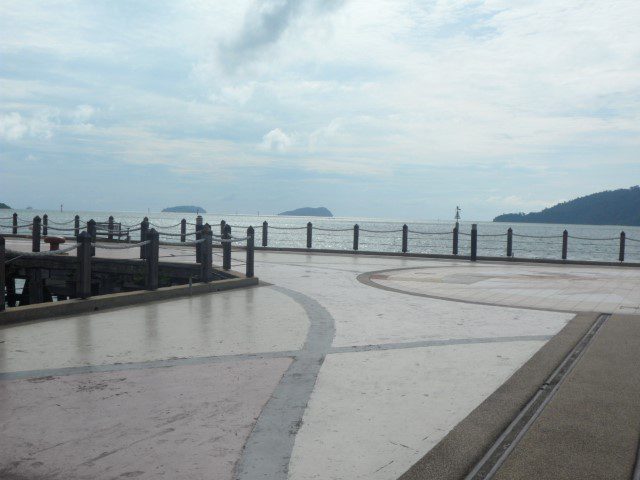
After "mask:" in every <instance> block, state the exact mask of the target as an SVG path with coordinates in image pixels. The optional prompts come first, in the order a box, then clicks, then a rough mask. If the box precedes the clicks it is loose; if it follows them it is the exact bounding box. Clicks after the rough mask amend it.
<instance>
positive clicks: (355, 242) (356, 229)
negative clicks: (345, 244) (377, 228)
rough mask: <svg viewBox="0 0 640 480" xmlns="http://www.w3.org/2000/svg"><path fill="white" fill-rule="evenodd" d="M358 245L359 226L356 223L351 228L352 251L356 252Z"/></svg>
mask: <svg viewBox="0 0 640 480" xmlns="http://www.w3.org/2000/svg"><path fill="white" fill-rule="evenodd" d="M359 243H360V225H358V224H357V223H356V224H355V225H354V226H353V249H354V250H358V246H359Z"/></svg>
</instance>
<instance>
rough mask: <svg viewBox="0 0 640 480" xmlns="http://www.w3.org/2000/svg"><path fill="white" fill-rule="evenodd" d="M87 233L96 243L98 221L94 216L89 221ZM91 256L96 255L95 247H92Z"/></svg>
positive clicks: (92, 241)
mask: <svg viewBox="0 0 640 480" xmlns="http://www.w3.org/2000/svg"><path fill="white" fill-rule="evenodd" d="M87 233H88V234H89V236H90V237H91V243H94V244H95V243H96V239H97V231H96V221H95V220H94V219H93V218H92V219H91V220H89V221H88V222H87ZM91 256H92V257H95V256H96V248H95V247H91Z"/></svg>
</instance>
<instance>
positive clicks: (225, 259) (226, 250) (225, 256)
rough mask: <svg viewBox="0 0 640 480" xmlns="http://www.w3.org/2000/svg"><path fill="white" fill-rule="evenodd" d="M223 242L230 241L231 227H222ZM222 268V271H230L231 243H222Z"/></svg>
mask: <svg viewBox="0 0 640 480" xmlns="http://www.w3.org/2000/svg"><path fill="white" fill-rule="evenodd" d="M222 239H223V240H230V239H231V225H226V224H225V226H224V232H223V233H222ZM222 268H223V270H230V269H231V243H230V242H222Z"/></svg>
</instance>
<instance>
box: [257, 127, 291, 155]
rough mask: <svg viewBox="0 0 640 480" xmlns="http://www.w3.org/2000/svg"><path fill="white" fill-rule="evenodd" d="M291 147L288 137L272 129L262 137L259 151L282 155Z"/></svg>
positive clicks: (276, 129)
mask: <svg viewBox="0 0 640 480" xmlns="http://www.w3.org/2000/svg"><path fill="white" fill-rule="evenodd" d="M291 145H293V140H292V139H291V137H290V136H289V135H287V134H286V133H284V132H283V131H282V130H280V129H279V128H274V129H273V130H271V131H270V132H269V133H266V134H265V135H264V136H263V137H262V143H261V144H260V149H262V150H265V151H268V152H278V153H284V152H286V151H287V150H289V148H290V147H291Z"/></svg>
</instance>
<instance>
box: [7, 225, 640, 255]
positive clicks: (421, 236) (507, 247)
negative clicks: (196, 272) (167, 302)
mask: <svg viewBox="0 0 640 480" xmlns="http://www.w3.org/2000/svg"><path fill="white" fill-rule="evenodd" d="M45 217H46V215H45V216H43V219H40V218H39V217H35V218H33V219H32V220H25V219H19V218H18V216H17V214H14V215H13V217H4V219H5V220H6V219H7V218H11V219H12V224H11V225H8V224H2V223H1V221H0V234H2V232H3V229H10V230H11V233H12V234H18V233H20V232H22V233H23V234H24V233H26V232H27V231H28V233H29V236H30V237H32V238H33V239H34V240H33V245H34V251H37V250H35V248H39V245H40V240H39V238H37V235H38V233H37V232H38V231H40V232H41V234H42V235H46V234H47V233H48V234H62V235H64V236H73V237H76V238H77V237H78V235H79V233H80V230H81V229H86V230H87V231H88V232H89V233H90V234H91V235H92V238H93V239H94V242H95V239H96V238H97V237H98V236H106V237H107V240H110V241H125V242H131V241H132V239H137V240H138V241H144V240H145V239H146V237H147V233H148V232H149V229H150V228H151V227H155V228H156V231H157V232H158V234H159V236H160V240H161V243H162V244H165V245H178V244H182V245H189V244H190V243H192V241H193V240H195V241H197V240H199V239H201V238H202V233H201V231H202V229H203V228H204V223H203V218H202V216H198V217H196V220H195V223H191V222H188V221H187V220H186V219H182V220H181V221H180V222H179V223H176V224H172V225H159V224H154V223H151V222H149V219H148V218H147V217H145V218H144V219H143V220H142V222H140V223H139V224H130V225H125V224H123V223H116V222H115V221H114V219H113V217H112V216H111V217H109V221H108V222H103V223H101V224H99V223H96V224H95V225H93V226H92V225H91V220H90V221H88V222H83V221H81V219H80V218H79V216H77V215H76V217H75V218H74V219H71V220H68V221H64V222H52V221H50V220H49V219H48V218H47V219H46V220H45ZM72 223H73V227H72V226H71V224H72ZM94 223H95V222H94ZM105 223H106V225H107V226H106V228H105V226H104V225H105ZM45 226H46V229H45ZM118 226H119V227H118ZM227 226H229V227H232V228H234V229H236V228H239V229H245V228H247V229H248V228H253V227H251V226H246V225H245V226H242V225H230V224H227V223H226V222H225V220H222V221H221V222H220V234H219V235H217V236H215V235H214V238H218V239H220V238H222V235H224V232H225V228H226V227H227ZM423 228H424V227H423ZM257 230H261V232H260V236H261V239H258V240H260V242H259V245H261V247H263V248H269V247H275V248H302V249H316V250H331V251H335V250H341V251H345V250H348V251H354V252H355V251H361V250H366V251H377V252H380V253H392V252H397V253H407V254H408V253H417V254H426V255H434V256H460V257H462V258H470V259H472V260H475V259H477V258H478V257H493V258H504V257H507V258H514V257H516V258H532V257H531V256H530V254H531V252H534V251H537V252H540V251H543V254H542V256H538V257H534V258H543V259H551V260H553V259H562V260H567V259H569V258H571V257H572V256H573V259H575V258H576V255H579V254H584V252H587V251H588V252H595V254H597V258H599V259H600V258H602V259H608V260H609V261H616V260H617V261H618V262H624V261H625V260H628V259H627V257H628V256H629V254H630V255H631V257H632V259H635V258H638V257H640V240H639V239H635V238H630V237H627V236H626V234H625V232H624V231H623V232H620V234H619V235H617V234H616V235H615V236H607V237H588V236H579V235H569V233H568V231H567V230H565V231H564V232H563V233H562V234H559V235H558V234H556V235H526V234H522V233H515V232H514V231H513V229H512V228H509V229H508V230H507V231H506V232H504V233H494V231H492V232H490V233H482V232H480V231H479V230H478V227H477V225H475V226H474V227H472V229H471V231H467V232H462V231H459V230H458V229H457V228H453V229H451V230H444V229H440V228H437V227H436V228H432V229H420V228H413V227H409V226H408V225H406V224H405V225H402V226H401V227H399V228H375V227H374V228H372V227H367V228H365V227H361V226H359V225H358V224H356V225H353V226H352V227H351V226H349V227H342V228H327V227H324V226H315V225H313V224H312V223H311V222H309V223H307V224H306V225H301V226H281V225H269V224H268V222H266V221H265V222H263V223H262V225H261V226H258V227H257ZM492 230H494V229H493V228H492ZM45 232H47V233H45ZM123 232H126V237H125V238H124V240H123V239H122V237H124V234H123ZM7 233H8V232H7ZM296 242H297V243H296ZM215 244H218V246H221V243H220V242H214V245H215ZM223 251H224V248H223ZM142 255H143V249H142V248H141V251H140V258H144V257H143V256H142ZM200 260H201V249H196V261H197V262H198V263H199V262H200ZM581 260H584V257H583V258H581Z"/></svg>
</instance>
